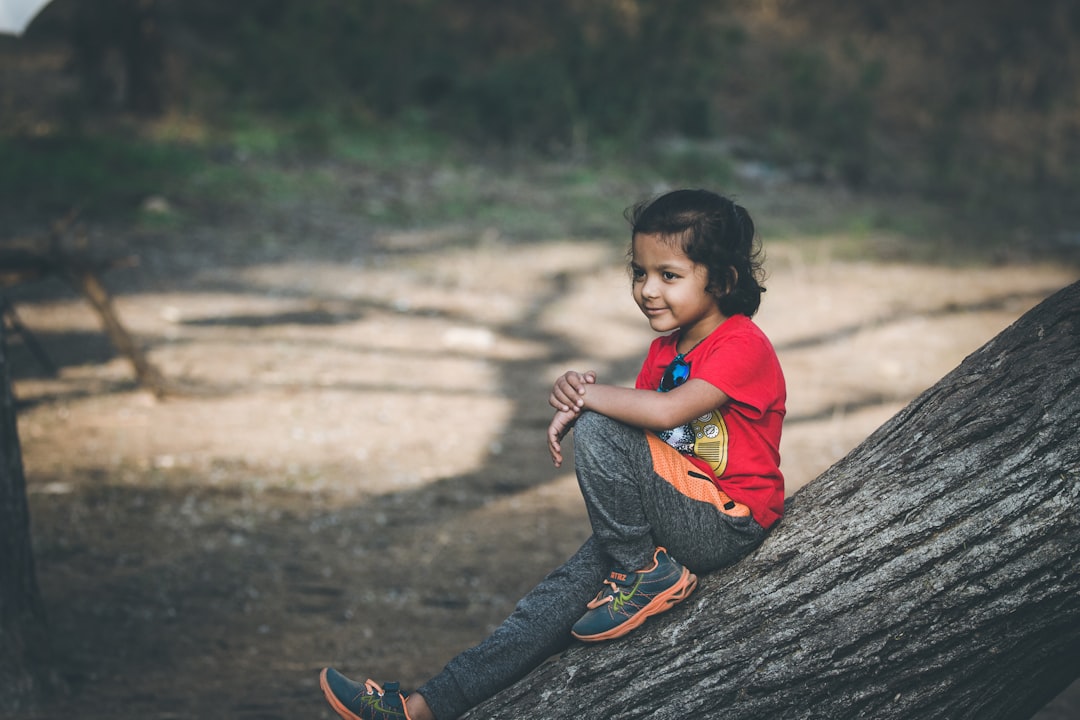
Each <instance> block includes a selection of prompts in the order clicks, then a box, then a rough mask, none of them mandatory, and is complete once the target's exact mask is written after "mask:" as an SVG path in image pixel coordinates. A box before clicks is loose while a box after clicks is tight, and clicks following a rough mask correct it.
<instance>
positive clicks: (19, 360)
mask: <svg viewBox="0 0 1080 720" xmlns="http://www.w3.org/2000/svg"><path fill="white" fill-rule="evenodd" d="M201 232H202V233H203V236H202V237H201V238H196V239H195V240H194V241H193V243H192V245H191V247H189V248H188V249H186V250H185V251H184V252H185V253H186V254H185V255H184V256H183V257H181V256H180V255H179V254H178V253H179V252H180V251H178V250H166V249H161V248H157V249H155V248H153V247H151V246H147V247H146V248H145V249H144V253H143V254H144V263H143V266H142V267H141V268H137V269H132V270H123V271H116V272H114V273H112V274H111V275H109V276H108V282H109V285H110V286H111V287H112V289H113V290H114V291H116V293H117V308H118V311H119V313H120V315H121V317H122V318H123V320H124V321H125V322H126V323H127V325H128V327H129V328H130V329H131V330H132V331H133V332H134V333H135V334H136V335H137V336H138V338H139V339H140V340H141V341H142V342H144V343H145V344H146V346H147V348H148V349H149V353H150V358H151V360H152V361H153V362H154V363H155V364H156V365H157V366H158V367H159V368H160V369H161V370H162V371H163V372H164V373H165V375H166V376H167V377H168V378H169V379H170V380H171V381H172V382H174V383H175V384H176V386H177V387H178V388H179V389H180V390H181V392H179V393H178V394H176V395H174V396H172V397H169V398H167V399H165V400H163V401H162V400H157V399H155V398H154V397H153V396H152V395H150V394H149V393H147V392H145V391H143V390H140V389H139V388H137V387H136V386H134V384H133V383H132V381H131V377H132V375H131V369H130V367H129V366H128V365H127V363H126V362H125V361H124V360H123V359H121V358H118V357H116V356H115V355H114V354H113V352H112V351H111V349H110V348H109V346H108V344H107V341H106V340H105V338H104V337H103V336H102V335H100V333H99V332H98V325H97V319H96V317H95V316H94V315H93V314H92V313H91V311H90V310H89V309H88V307H87V306H86V305H85V304H84V303H83V302H82V301H80V300H79V298H77V297H75V296H74V295H72V294H71V293H70V292H68V291H67V290H66V289H65V288H64V287H63V286H61V285H59V284H58V283H57V284H55V285H51V284H48V283H46V284H44V285H42V286H40V287H37V288H31V289H25V290H23V291H21V292H22V294H21V295H19V296H17V300H18V306H17V307H18V312H19V315H20V317H21V318H22V320H23V321H24V322H25V324H26V325H28V326H29V327H30V328H32V329H33V331H34V332H35V333H36V335H37V336H38V338H39V340H40V341H41V342H42V343H43V344H44V345H45V347H46V349H47V350H48V353H49V355H50V356H51V358H52V359H53V361H54V362H56V363H57V364H58V365H59V366H60V373H59V375H58V376H57V377H55V378H51V377H47V376H45V374H44V373H42V372H41V370H40V368H39V367H38V366H37V365H36V364H35V362H34V360H33V358H32V357H31V356H30V355H29V354H28V353H27V352H26V348H25V347H23V346H22V345H20V344H19V343H18V341H17V340H16V341H15V346H14V348H13V353H14V362H15V366H16V371H17V372H16V383H15V386H16V392H17V394H18V396H19V399H20V401H21V403H22V405H21V414H20V418H19V422H20V432H21V436H22V442H23V450H24V456H25V457H24V460H25V466H26V472H27V477H28V485H29V493H30V500H31V506H32V513H33V521H34V535H35V544H36V552H37V559H38V572H39V580H40V584H41V586H42V590H43V592H44V595H45V598H46V602H47V605H48V611H49V615H50V618H51V622H52V625H53V629H54V635H55V648H54V651H55V653H56V657H57V658H58V667H59V671H58V675H59V677H60V678H61V679H62V680H63V682H64V683H65V684H66V686H67V688H68V693H67V694H66V695H62V696H59V697H58V699H57V700H56V702H55V703H53V704H51V705H49V706H47V707H45V708H43V710H42V714H40V715H36V716H33V717H36V718H60V717H69V716H78V717H81V718H84V719H85V718H88V719H94V718H101V719H104V718H111V719H116V718H140V720H146V719H147V718H155V719H162V720H163V719H166V718H234V719H235V718H286V717H288V718H295V717H323V718H328V717H331V715H330V713H329V712H328V710H327V709H325V708H324V707H323V704H322V700H321V697H320V694H319V692H318V688H317V684H316V673H317V671H318V669H319V668H320V667H321V666H323V665H326V664H334V665H337V666H340V667H342V668H344V669H346V670H347V671H350V672H352V673H355V674H358V675H361V676H364V675H368V674H370V675H374V676H376V677H380V678H386V679H392V678H399V679H401V680H402V681H403V682H404V683H405V684H406V685H407V686H412V685H415V684H417V683H419V682H420V681H422V680H423V679H425V678H426V677H427V676H429V675H431V674H432V673H434V672H436V671H437V670H438V669H439V668H440V667H441V666H442V665H443V663H445V661H446V660H447V659H449V658H450V657H451V656H452V655H453V654H454V653H455V652H457V651H459V650H461V649H463V648H465V647H466V646H468V645H469V644H471V643H473V642H475V641H476V640H478V639H480V638H481V637H482V636H483V635H484V634H485V633H486V632H487V631H488V630H489V629H490V628H491V627H493V625H494V624H495V623H497V622H498V621H499V620H501V619H502V617H504V616H505V614H506V613H507V612H508V611H509V610H510V608H511V607H512V605H513V603H514V601H515V600H516V599H517V598H518V597H519V596H520V594H521V593H523V592H524V591H525V590H527V589H528V588H529V587H530V586H531V585H532V584H533V583H534V582H536V581H537V580H538V579H539V578H540V577H541V576H542V575H543V574H544V573H546V572H547V571H548V570H549V569H550V568H552V567H554V566H555V565H556V564H558V563H559V562H560V561H561V560H562V559H564V558H565V557H566V556H567V555H568V554H570V553H571V552H572V551H573V550H574V549H575V548H576V547H577V545H578V544H579V543H580V542H581V541H582V540H583V539H584V537H585V536H586V533H587V525H586V521H585V517H584V511H583V507H582V505H581V501H580V499H579V497H578V495H577V491H576V487H575V484H574V480H573V477H572V475H571V474H570V473H569V472H566V471H556V470H555V469H554V468H553V467H552V466H551V464H550V462H549V461H548V459H547V457H546V451H545V448H544V441H543V431H544V428H545V426H546V423H547V420H548V418H549V409H548V407H547V405H546V392H547V388H548V387H549V385H550V382H551V380H552V379H553V378H554V377H555V376H556V375H557V374H558V373H560V372H561V371H563V370H564V369H566V368H578V369H585V368H592V369H595V370H597V372H598V373H599V375H600V377H601V378H602V379H605V380H609V381H614V382H624V383H629V382H631V381H632V379H633V376H634V374H635V372H636V369H637V365H638V363H639V362H640V359H641V357H642V355H643V353H644V350H645V347H646V344H647V343H648V341H649V340H650V339H651V337H652V335H651V332H650V331H649V328H648V326H647V324H646V323H645V322H644V320H643V319H642V318H641V317H640V316H639V314H638V313H637V310H636V309H635V308H634V306H633V304H632V302H631V300H630V297H629V293H628V290H627V283H626V276H625V273H624V271H623V269H622V262H623V250H624V249H623V247H622V246H621V244H620V243H619V242H612V241H602V240H590V239H577V240H562V241H549V242H538V243H523V242H514V241H510V240H508V239H504V238H500V237H499V236H498V234H497V233H494V232H488V233H484V234H481V235H479V236H477V237H471V238H470V237H465V238H462V237H461V235H460V233H458V232H455V231H450V230H448V231H446V232H442V231H438V230H435V231H426V232H415V233H381V234H380V233H373V234H371V235H369V236H365V237H363V238H353V240H355V241H354V242H349V243H347V244H345V245H342V246H339V247H336V248H335V249H332V250H327V251H325V252H321V251H320V252H312V251H310V250H305V251H304V252H303V254H300V253H297V254H293V255H291V254H289V253H284V254H282V253H280V252H278V253H276V254H274V255H273V256H272V257H267V256H264V255H262V254H260V253H250V254H246V253H242V252H237V249H236V246H235V244H230V242H229V240H228V238H217V237H215V235H214V232H213V231H210V230H205V231H201ZM831 247H832V246H831V244H830V241H829V240H828V239H820V238H819V239H816V240H813V241H809V240H808V241H806V242H798V241H795V240H790V241H785V242H783V243H778V244H774V245H772V246H769V247H768V250H769V258H770V260H769V270H770V276H771V277H770V280H769V282H768V287H769V290H768V293H767V295H766V297H765V301H764V305H763V308H762V311H761V313H760V314H759V316H758V320H759V322H760V324H761V325H762V326H763V327H764V329H765V330H766V331H767V332H768V333H769V335H770V336H771V337H772V339H773V341H774V343H775V345H776V347H777V350H778V352H779V354H780V357H781V360H782V362H783V365H784V368H785V371H786V373H787V378H788V384H789V389H790V398H789V416H788V422H787V425H786V429H785V437H784V443H783V469H784V471H785V473H786V475H787V478H788V481H789V490H790V492H796V491H797V490H798V488H799V487H801V486H802V485H803V484H805V483H807V482H809V481H811V480H812V479H813V478H814V477H816V476H817V475H818V474H819V473H820V472H821V471H822V470H824V469H825V468H827V467H828V466H829V465H830V464H831V463H833V462H834V461H835V460H837V459H839V458H840V457H842V456H843V455H844V454H845V453H846V452H847V451H848V450H850V449H851V448H852V447H853V446H855V445H856V444H857V443H858V442H860V441H861V440H862V439H863V438H865V437H866V436H867V435H868V434H869V433H870V432H871V431H872V430H873V429H874V428H876V427H877V426H878V425H880V424H881V423H882V422H884V421H885V420H886V419H887V418H888V417H890V416H891V415H892V414H893V413H895V412H896V411H897V410H899V409H900V408H901V407H903V406H904V405H905V404H906V403H907V402H908V401H909V400H910V399H912V398H913V397H914V396H915V395H917V394H918V393H919V392H920V391H922V390H923V389H925V388H927V387H928V386H930V385H932V384H933V383H934V382H935V381H936V380H938V379H939V378H940V377H941V376H942V375H944V374H945V373H946V372H948V371H949V370H950V369H952V368H953V367H955V366H956V365H957V364H958V363H959V362H960V361H961V360H962V359H963V358H964V357H965V356H966V355H967V354H968V353H970V352H972V351H973V350H975V349H976V348H977V347H979V346H980V345H981V344H983V343H984V342H985V341H987V340H989V339H990V338H991V337H993V336H994V335H995V334H997V333H998V332H999V331H1000V330H1002V329H1003V328H1005V327H1006V326H1007V325H1008V324H1009V323H1011V322H1012V321H1013V320H1014V319H1015V318H1017V317H1018V316H1019V315H1021V314H1022V313H1023V312H1025V311H1026V310H1027V309H1029V308H1030V307H1032V306H1034V305H1035V304H1036V303H1037V302H1038V301H1040V300H1041V299H1042V298H1044V297H1045V296H1046V295H1048V294H1050V293H1051V292H1053V291H1054V290H1056V289H1058V288H1060V287H1062V286H1064V285H1066V284H1068V283H1069V282H1071V281H1073V280H1075V279H1076V278H1077V273H1076V271H1075V269H1068V268H1061V267H1056V266H1052V265H1001V266H993V267H978V268H967V269H957V268H946V267H931V266H920V265H914V264H898V263H892V264H879V263H872V262H858V261H852V260H845V259H843V258H842V257H839V256H837V255H836V254H834V253H833V251H832V250H831ZM178 268H179V269H178ZM1074 694H1078V693H1074ZM1069 707H1073V706H1069ZM1069 712H1071V711H1070V710H1069V708H1067V707H1066V706H1065V705H1064V704H1062V705H1061V706H1060V707H1052V708H1048V709H1047V710H1046V711H1044V713H1043V718H1044V719H1045V720H1049V718H1058V719H1059V720H1060V719H1061V718H1065V717H1077V715H1073V714H1068V713H1069ZM1062 713H1065V714H1062ZM26 717H27V718H29V717H30V716H29V715H28V716H26Z"/></svg>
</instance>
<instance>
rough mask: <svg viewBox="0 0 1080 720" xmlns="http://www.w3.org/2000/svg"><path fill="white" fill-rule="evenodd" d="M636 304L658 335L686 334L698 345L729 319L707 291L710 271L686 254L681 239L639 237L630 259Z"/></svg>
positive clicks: (656, 236) (685, 336) (657, 236)
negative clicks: (667, 333) (674, 332)
mask: <svg viewBox="0 0 1080 720" xmlns="http://www.w3.org/2000/svg"><path fill="white" fill-rule="evenodd" d="M630 269H631V271H632V272H633V293H634V301H635V302H636V303H637V305H638V307H639V308H641V312H643V313H645V317H647V318H648V319H649V325H650V327H652V329H653V330H655V331H657V332H670V331H672V330H675V329H677V328H681V329H682V331H683V338H684V339H685V340H686V341H687V342H697V341H699V340H701V339H703V338H704V337H705V336H706V335H708V334H709V333H711V332H712V331H713V330H714V329H716V327H717V326H718V325H719V324H720V323H722V322H723V321H724V320H726V319H727V317H726V316H725V315H724V314H723V313H721V312H720V309H719V308H718V307H717V306H716V298H714V297H713V296H712V294H710V293H709V292H708V291H707V290H706V288H707V287H708V284H709V271H708V269H707V268H706V267H705V266H704V265H699V264H697V263H695V262H693V261H692V260H691V259H690V258H688V257H687V256H686V253H684V252H683V251H682V244H681V243H680V242H679V240H678V238H668V237H665V236H663V235H643V234H639V235H635V236H634V240H633V250H632V253H631V259H630Z"/></svg>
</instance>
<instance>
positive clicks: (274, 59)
mask: <svg viewBox="0 0 1080 720" xmlns="http://www.w3.org/2000/svg"><path fill="white" fill-rule="evenodd" d="M83 7H84V4H71V6H70V7H67V6H62V5H60V4H57V7H56V8H54V9H53V10H54V11H53V12H51V14H50V15H49V18H48V19H47V20H48V21H47V22H44V23H43V24H41V25H40V26H38V27H36V28H34V32H32V33H30V34H29V36H28V38H26V39H25V40H19V41H11V42H20V43H24V45H22V46H19V47H18V48H16V46H15V45H12V44H8V45H4V44H3V43H8V42H9V39H4V38H0V50H7V51H8V52H14V51H21V48H23V47H25V48H29V49H28V50H26V52H33V51H34V48H37V49H38V50H39V51H40V52H42V53H43V54H47V53H56V52H63V53H67V54H68V55H69V57H68V59H67V61H66V62H67V64H68V65H69V66H70V67H72V68H74V69H75V70H77V78H78V81H79V82H78V85H77V87H78V92H77V93H76V94H69V96H68V97H65V98H63V99H62V100H61V102H60V103H59V106H60V108H61V110H60V111H55V110H53V109H50V107H49V106H47V105H46V104H43V105H42V107H41V108H39V109H38V112H39V113H41V114H44V115H49V113H50V112H51V113H53V114H52V116H50V117H48V118H47V120H48V122H46V123H44V126H46V127H48V128H49V130H48V131H47V132H44V133H41V132H39V131H37V130H33V131H29V130H28V128H33V127H36V126H35V125H34V122H35V121H34V119H32V118H31V119H29V120H28V119H27V118H28V117H29V115H28V114H27V113H22V112H19V113H16V112H3V113H0V118H4V119H0V193H2V197H3V198H4V200H3V201H2V202H3V204H5V205H8V206H10V207H12V208H16V209H18V210H19V211H34V212H37V213H39V214H40V213H57V212H60V211H62V210H63V209H65V207H70V206H71V205H74V204H79V205H83V206H89V207H92V208H94V210H95V212H96V213H98V214H99V215H101V214H104V215H117V214H119V215H124V214H127V215H129V216H131V217H134V218H135V219H136V220H138V221H139V222H140V223H142V224H144V225H150V226H161V225H162V224H164V226H166V227H172V226H177V225H182V224H183V223H184V222H185V221H186V218H189V217H196V216H197V215H198V214H199V213H200V212H202V211H204V210H213V209H215V208H219V209H220V208H223V207H227V206H229V205H249V204H251V203H254V204H255V205H258V206H260V207H264V208H268V209H270V211H271V212H275V211H276V212H287V209H288V208H289V207H295V206H297V205H300V204H306V203H321V204H333V205H335V206H338V207H346V206H348V207H354V208H356V209H357V210H358V211H359V212H361V213H363V214H364V215H365V217H368V218H369V219H370V220H371V221H373V222H378V223H396V224H405V225H410V224H420V225H422V224H427V223H433V222H462V223H467V224H470V225H482V224H485V223H490V224H491V225H497V226H498V227H499V228H500V230H501V231H502V232H505V233H508V234H511V235H547V234H549V233H553V232H557V231H561V232H569V233H588V232H595V231H599V230H600V229H601V228H604V227H606V226H607V225H608V224H609V223H610V221H609V220H601V218H610V217H611V214H610V211H611V209H612V207H611V206H612V205H613V204H615V203H621V202H622V201H623V199H624V198H625V197H626V196H627V192H629V194H630V196H631V197H633V196H636V195H637V194H639V193H641V192H647V191H648V190H649V189H650V188H659V187H662V186H664V185H671V184H692V185H710V186H719V187H724V188H728V189H734V190H736V191H739V190H740V189H741V188H740V185H746V184H747V183H751V182H752V181H751V180H749V179H747V178H748V176H747V175H746V174H745V173H741V172H740V168H744V167H745V166H746V165H747V164H754V165H756V166H758V167H760V168H763V169H764V171H765V173H766V174H768V175H769V176H770V177H779V178H783V179H785V180H788V181H790V180H797V181H803V182H811V183H818V184H820V185H821V186H823V187H832V186H841V187H845V188H848V189H854V190H856V191H858V192H860V193H864V194H865V193H869V194H873V195H876V196H877V197H879V198H884V199H885V202H886V203H895V202H907V201H906V200H904V199H905V198H918V199H921V200H922V201H925V202H929V203H931V204H936V205H938V206H941V207H944V208H947V209H948V211H949V212H948V215H947V217H949V218H951V219H952V220H954V221H956V222H957V223H967V224H968V225H969V227H975V228H977V233H978V234H979V235H980V236H982V235H984V234H990V235H997V236H1000V237H1006V236H1009V235H1012V236H1014V237H1059V236H1070V237H1071V235H1069V233H1070V232H1071V230H1070V228H1072V227H1075V225H1076V223H1077V222H1078V221H1080V217H1078V215H1080V211H1078V210H1077V209H1076V207H1075V203H1073V202H1072V201H1071V198H1072V196H1073V195H1074V194H1075V191H1076V189H1077V188H1078V187H1080V170H1077V168H1078V167H1080V140H1078V138H1080V132H1078V128H1077V125H1076V118H1077V117H1080V114H1078V112H1077V109H1078V108H1080V90H1078V88H1080V83H1077V82H1076V78H1077V76H1078V75H1080V67H1075V66H1076V64H1077V61H1076V59H1075V56H1076V54H1075V53H1072V52H1071V51H1070V49H1071V48H1072V47H1074V46H1075V40H1076V39H1077V36H1078V35H1080V9H1077V8H1075V7H1073V4H1071V3H1068V2H1066V0H1052V1H1051V2H1047V3H1041V4H1037V6H1036V5H1030V4H1022V3H999V4H997V5H995V6H994V7H993V8H989V9H988V8H985V7H984V6H983V5H982V4H979V3H975V2H959V3H948V4H945V5H942V4H939V3H932V2H929V0H924V1H920V2H916V3H914V4H911V3H909V4H901V5H897V4H895V3H884V2H879V1H877V0H868V1H867V2H865V3H859V4H855V5H852V4H850V3H836V2H810V0H798V1H797V2H790V3H781V4H778V5H777V4H772V3H766V4H762V3H748V2H741V1H740V0H726V1H725V2H702V1H701V0H601V1H598V2H587V3H583V2H577V1H576V0H557V1H555V2H551V3H543V4H531V5H530V4H521V3H512V4H492V3H490V2H481V0H455V1H454V2H432V1H431V0H402V1H400V2H388V1H386V0H318V1H317V2H298V1H294V0H252V1H251V2H249V3H245V4H244V6H243V8H242V9H240V8H232V7H231V6H222V5H221V4H220V3H216V2H211V0H187V1H186V2H184V3H170V2H166V1H165V0H158V1H157V2H151V3H133V2H130V3H129V2H117V3H111V4H109V5H108V7H104V6H103V7H102V8H97V9H96V10H95V11H94V12H95V14H94V15H93V16H90V14H89V12H90V11H89V10H87V11H86V12H85V13H84V12H83V10H82V9H81V8H83ZM139 12H143V13H152V14H153V18H152V19H153V20H154V21H155V22H154V23H153V24H152V27H154V28H159V29H160V32H158V33H157V34H155V35H154V36H153V37H150V38H143V40H144V41H145V42H142V43H141V44H138V43H136V44H130V41H126V40H125V39H124V38H121V37H119V36H118V35H116V34H115V32H116V31H115V28H116V27H121V26H123V25H124V23H123V22H121V21H123V20H124V19H125V18H124V17H120V15H123V14H124V13H139ZM109 13H112V14H113V15H112V16H110V15H109ZM103 14H104V17H103ZM118 14H119V15H118ZM931 28H932V31H930V29H931ZM71 38H75V40H74V41H72V40H71ZM125 43H128V44H125ZM112 51H115V52H118V53H120V54H121V55H122V56H127V57H128V59H129V60H134V61H137V62H133V63H132V64H131V66H133V67H141V68H147V69H149V70H148V71H146V72H142V73H138V74H130V75H129V76H127V77H126V78H124V82H123V83H121V84H119V85H118V84H117V83H116V82H113V81H112V80H111V79H114V78H113V75H115V72H116V68H115V65H109V64H108V58H110V57H112V58H115V53H114V54H112V55H110V52H112ZM121 90H123V92H121ZM5 97H7V96H6V95H3V94H0V110H5V111H6V110H13V109H15V106H14V105H10V106H5V105H4V103H8V102H11V101H9V100H5V99H4V98H5ZM19 109H20V110H21V108H19ZM132 111H137V112H139V113H141V115H132V114H131V112H132ZM178 118H179V121H178V120H177V119H178ZM170 122H180V123H181V124H183V123H189V124H191V125H193V126H194V127H195V131H194V132H185V131H178V132H171V131H170V128H169V123H170ZM541 176H542V177H543V178H544V180H545V181H547V182H549V183H551V187H552V190H551V197H550V198H546V199H544V200H541V201H536V200H533V199H531V198H529V197H528V195H529V192H528V191H527V190H526V189H524V185H525V184H526V181H527V180H528V181H532V180H535V179H537V178H538V177H541ZM155 196H161V197H164V198H166V199H167V200H168V203H167V209H166V211H164V212H162V211H161V210H160V208H159V209H158V210H154V211H152V212H147V209H146V207H145V200H146V198H148V197H155ZM614 198H618V199H617V200H616V199H614ZM272 206H278V209H277V210H273V209H272ZM884 214H885V215H889V213H884ZM877 215H881V213H878V214H877ZM870 217H876V215H875V213H866V214H865V215H864V216H863V219H859V217H858V215H857V216H856V219H854V220H851V219H843V218H838V219H835V220H831V221H828V222H827V223H826V224H828V225H830V226H831V227H834V228H835V227H844V226H848V227H856V228H859V227H865V228H871V229H872V230H868V231H867V234H871V233H876V232H877V231H878V230H880V229H881V226H882V223H884V225H885V226H887V227H890V228H892V227H898V226H901V225H906V226H917V227H924V226H925V223H924V222H923V221H921V220H918V219H913V220H906V219H901V218H894V219H887V220H880V218H879V219H875V220H867V219H866V218H870ZM935 217H937V216H936V215H935ZM972 224H973V225H972ZM944 232H945V233H946V234H947V233H948V232H949V231H948V229H945V230H944ZM1073 234H1075V233H1073Z"/></svg>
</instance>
